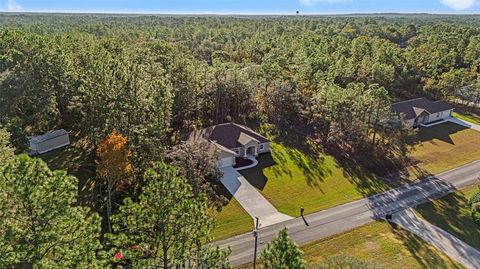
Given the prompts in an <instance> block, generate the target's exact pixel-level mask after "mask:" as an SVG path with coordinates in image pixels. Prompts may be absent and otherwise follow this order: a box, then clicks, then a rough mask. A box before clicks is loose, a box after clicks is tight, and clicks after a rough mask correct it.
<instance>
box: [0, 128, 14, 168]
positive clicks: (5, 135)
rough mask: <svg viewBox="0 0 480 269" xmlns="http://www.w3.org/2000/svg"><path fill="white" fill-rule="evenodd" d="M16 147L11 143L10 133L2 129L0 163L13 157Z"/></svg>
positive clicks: (0, 133)
mask: <svg viewBox="0 0 480 269" xmlns="http://www.w3.org/2000/svg"><path fill="white" fill-rule="evenodd" d="M13 152H14V149H13V147H12V146H11V145H10V133H9V132H7V130H5V129H0V165H3V164H5V163H6V162H7V161H8V160H10V159H11V158H12V157H13Z"/></svg>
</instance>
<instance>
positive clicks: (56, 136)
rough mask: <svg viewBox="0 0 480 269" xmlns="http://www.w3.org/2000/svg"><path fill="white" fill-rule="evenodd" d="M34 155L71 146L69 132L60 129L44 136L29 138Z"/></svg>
mask: <svg viewBox="0 0 480 269" xmlns="http://www.w3.org/2000/svg"><path fill="white" fill-rule="evenodd" d="M29 142H30V148H31V153H32V154H42V153H45V152H49V151H52V150H54V149H58V148H61V147H64V146H68V145H70V138H69V137H68V132H67V131H65V130H63V129H60V130H56V131H52V132H49V133H46V134H44V135H39V136H32V137H30V138H29Z"/></svg>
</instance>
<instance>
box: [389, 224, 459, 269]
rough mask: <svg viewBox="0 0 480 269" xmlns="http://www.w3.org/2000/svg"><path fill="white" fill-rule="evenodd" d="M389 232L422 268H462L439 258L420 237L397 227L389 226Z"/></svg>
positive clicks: (434, 250)
mask: <svg viewBox="0 0 480 269" xmlns="http://www.w3.org/2000/svg"><path fill="white" fill-rule="evenodd" d="M391 232H392V233H393V234H394V236H395V239H396V240H398V241H401V242H402V244H403V245H404V246H405V248H406V249H407V250H408V252H409V253H410V255H411V256H412V257H413V258H414V259H415V260H416V261H417V262H418V264H419V265H421V267H422V268H432V269H450V268H458V269H460V268H463V267H461V266H459V265H457V264H456V263H455V262H454V261H452V260H451V259H449V258H448V257H447V256H443V257H442V256H440V255H439V253H440V252H439V251H436V249H435V248H434V247H433V246H430V245H429V244H428V243H426V242H425V241H423V239H421V238H420V237H418V236H416V235H414V234H412V233H410V232H408V231H406V230H404V229H402V228H400V227H398V226H397V225H391ZM445 258H446V259H449V260H450V263H451V264H453V265H454V266H453V267H452V266H451V265H450V264H447V263H445Z"/></svg>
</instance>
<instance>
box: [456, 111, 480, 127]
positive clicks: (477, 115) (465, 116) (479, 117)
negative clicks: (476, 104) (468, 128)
mask: <svg viewBox="0 0 480 269" xmlns="http://www.w3.org/2000/svg"><path fill="white" fill-rule="evenodd" d="M452 115H453V116H454V117H456V118H459V119H461V120H466V121H469V122H471V123H475V124H480V111H479V112H473V111H465V112H463V113H461V114H460V113H457V112H453V113H452Z"/></svg>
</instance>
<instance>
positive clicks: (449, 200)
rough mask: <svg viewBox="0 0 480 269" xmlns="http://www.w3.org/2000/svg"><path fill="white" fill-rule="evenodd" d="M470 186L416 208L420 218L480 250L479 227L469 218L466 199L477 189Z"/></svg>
mask: <svg viewBox="0 0 480 269" xmlns="http://www.w3.org/2000/svg"><path fill="white" fill-rule="evenodd" d="M477 188H478V187H477V186H471V187H468V188H465V189H463V190H460V191H457V192H455V193H452V194H450V195H448V196H445V197H444V198H442V199H439V200H436V201H433V202H431V203H428V204H423V205H421V206H418V207H417V209H416V210H417V212H418V213H419V215H420V216H421V217H423V218H424V219H426V220H427V221H429V222H430V223H432V224H433V225H436V226H438V227H440V228H441V229H443V230H445V231H447V232H449V233H450V234H452V235H454V236H456V237H457V238H459V239H460V240H462V241H463V242H465V243H467V244H469V245H470V246H472V247H474V248H476V249H478V250H480V226H479V225H478V224H476V223H475V222H473V220H472V218H471V216H470V208H469V206H468V199H469V198H470V195H471V194H472V193H473V192H474V191H475V190H476V189H477Z"/></svg>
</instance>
